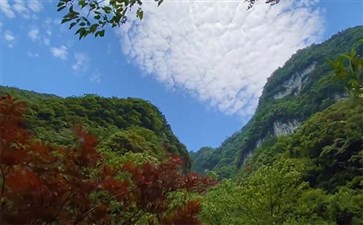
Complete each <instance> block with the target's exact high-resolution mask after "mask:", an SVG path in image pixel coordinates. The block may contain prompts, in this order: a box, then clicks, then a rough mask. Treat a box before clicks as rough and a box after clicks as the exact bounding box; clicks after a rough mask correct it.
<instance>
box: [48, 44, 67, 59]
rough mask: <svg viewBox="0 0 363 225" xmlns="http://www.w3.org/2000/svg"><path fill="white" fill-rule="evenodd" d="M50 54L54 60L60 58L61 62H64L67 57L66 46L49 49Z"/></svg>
mask: <svg viewBox="0 0 363 225" xmlns="http://www.w3.org/2000/svg"><path fill="white" fill-rule="evenodd" d="M50 52H51V53H52V55H53V56H54V57H56V58H60V59H62V60H66V59H67V56H68V49H67V47H66V46H64V45H62V46H60V47H59V48H56V47H52V48H51V49H50Z"/></svg>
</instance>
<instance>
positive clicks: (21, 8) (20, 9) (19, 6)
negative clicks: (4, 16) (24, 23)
mask: <svg viewBox="0 0 363 225" xmlns="http://www.w3.org/2000/svg"><path fill="white" fill-rule="evenodd" d="M13 9H14V10H15V11H16V12H17V13H18V14H20V15H21V16H23V17H24V18H30V11H29V10H28V8H26V7H25V4H24V2H23V1H22V0H15V1H14V4H13Z"/></svg>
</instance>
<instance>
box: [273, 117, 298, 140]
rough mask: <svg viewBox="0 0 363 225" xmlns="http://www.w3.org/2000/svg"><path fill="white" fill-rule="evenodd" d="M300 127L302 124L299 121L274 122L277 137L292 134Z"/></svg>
mask: <svg viewBox="0 0 363 225" xmlns="http://www.w3.org/2000/svg"><path fill="white" fill-rule="evenodd" d="M299 126H300V122H299V121H297V120H291V121H289V122H285V123H284V122H279V121H275V122H274V134H275V136H277V137H278V136H281V135H287V134H292V133H293V132H294V131H295V130H296V129H297V128H298V127H299Z"/></svg>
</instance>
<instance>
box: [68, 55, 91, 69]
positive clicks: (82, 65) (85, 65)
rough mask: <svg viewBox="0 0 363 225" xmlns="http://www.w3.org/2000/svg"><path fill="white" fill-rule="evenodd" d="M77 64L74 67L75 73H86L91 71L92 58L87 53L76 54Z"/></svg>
mask: <svg viewBox="0 0 363 225" xmlns="http://www.w3.org/2000/svg"><path fill="white" fill-rule="evenodd" d="M74 60H75V63H74V64H73V65H72V69H73V71H74V72H77V73H81V72H86V71H87V70H88V69H89V63H90V58H89V56H88V54H87V53H74Z"/></svg>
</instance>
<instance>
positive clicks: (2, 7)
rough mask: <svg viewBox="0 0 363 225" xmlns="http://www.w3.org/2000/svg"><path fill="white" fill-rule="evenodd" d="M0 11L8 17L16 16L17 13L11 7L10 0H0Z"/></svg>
mask: <svg viewBox="0 0 363 225" xmlns="http://www.w3.org/2000/svg"><path fill="white" fill-rule="evenodd" d="M0 11H1V12H2V13H4V14H5V16H7V17H8V18H14V17H15V13H14V11H13V10H12V9H11V7H10V4H9V2H8V0H0Z"/></svg>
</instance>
